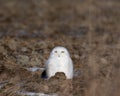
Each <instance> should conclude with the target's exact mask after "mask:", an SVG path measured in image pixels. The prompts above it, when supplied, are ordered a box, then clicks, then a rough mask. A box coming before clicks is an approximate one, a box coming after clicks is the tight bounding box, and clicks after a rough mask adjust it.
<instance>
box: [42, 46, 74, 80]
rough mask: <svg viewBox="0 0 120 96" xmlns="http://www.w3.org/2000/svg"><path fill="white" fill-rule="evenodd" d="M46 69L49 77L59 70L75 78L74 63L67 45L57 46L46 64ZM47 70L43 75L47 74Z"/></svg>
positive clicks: (67, 76)
mask: <svg viewBox="0 0 120 96" xmlns="http://www.w3.org/2000/svg"><path fill="white" fill-rule="evenodd" d="M45 71H46V75H47V77H48V78H51V77H52V76H54V75H55V73H57V72H63V73H64V74H65V76H66V78H67V79H72V78H73V63H72V59H71V57H70V54H69V52H68V50H67V49H66V48H65V47H61V46H58V47H55V48H54V49H53V50H52V52H51V53H50V56H49V58H48V60H47V62H46V64H45ZM45 71H44V72H43V74H42V75H44V74H45Z"/></svg>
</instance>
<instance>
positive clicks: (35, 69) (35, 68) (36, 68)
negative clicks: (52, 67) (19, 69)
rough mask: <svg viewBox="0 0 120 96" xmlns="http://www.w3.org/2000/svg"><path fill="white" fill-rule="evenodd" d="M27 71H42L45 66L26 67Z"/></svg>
mask: <svg viewBox="0 0 120 96" xmlns="http://www.w3.org/2000/svg"><path fill="white" fill-rule="evenodd" d="M26 69H27V70H28V71H31V72H35V71H38V70H40V71H43V70H44V69H45V68H40V67H32V68H26Z"/></svg>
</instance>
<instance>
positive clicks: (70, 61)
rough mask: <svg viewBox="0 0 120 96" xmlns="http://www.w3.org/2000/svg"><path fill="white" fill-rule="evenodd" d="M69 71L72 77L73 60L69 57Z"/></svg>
mask: <svg viewBox="0 0 120 96" xmlns="http://www.w3.org/2000/svg"><path fill="white" fill-rule="evenodd" d="M69 69H70V70H69V72H70V74H71V76H70V77H71V78H72V77H73V62H72V60H71V59H70V60H69Z"/></svg>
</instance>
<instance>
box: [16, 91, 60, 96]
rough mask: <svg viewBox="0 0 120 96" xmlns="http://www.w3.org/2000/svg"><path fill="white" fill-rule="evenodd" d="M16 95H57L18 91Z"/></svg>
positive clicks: (53, 95) (55, 95) (54, 95)
mask: <svg viewBox="0 0 120 96" xmlns="http://www.w3.org/2000/svg"><path fill="white" fill-rule="evenodd" d="M18 94H19V95H22V96H58V95H57V94H51V95H50V94H44V93H35V92H26V91H18Z"/></svg>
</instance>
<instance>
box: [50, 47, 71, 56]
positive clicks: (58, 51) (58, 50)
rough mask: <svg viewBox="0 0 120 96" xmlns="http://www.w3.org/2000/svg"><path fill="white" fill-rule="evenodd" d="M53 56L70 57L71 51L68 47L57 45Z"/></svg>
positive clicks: (52, 53)
mask: <svg viewBox="0 0 120 96" xmlns="http://www.w3.org/2000/svg"><path fill="white" fill-rule="evenodd" d="M50 56H51V57H57V58H62V57H69V56H70V55H69V52H68V50H67V49H66V48H64V47H55V48H54V49H53V50H52V52H51V54H50Z"/></svg>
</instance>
